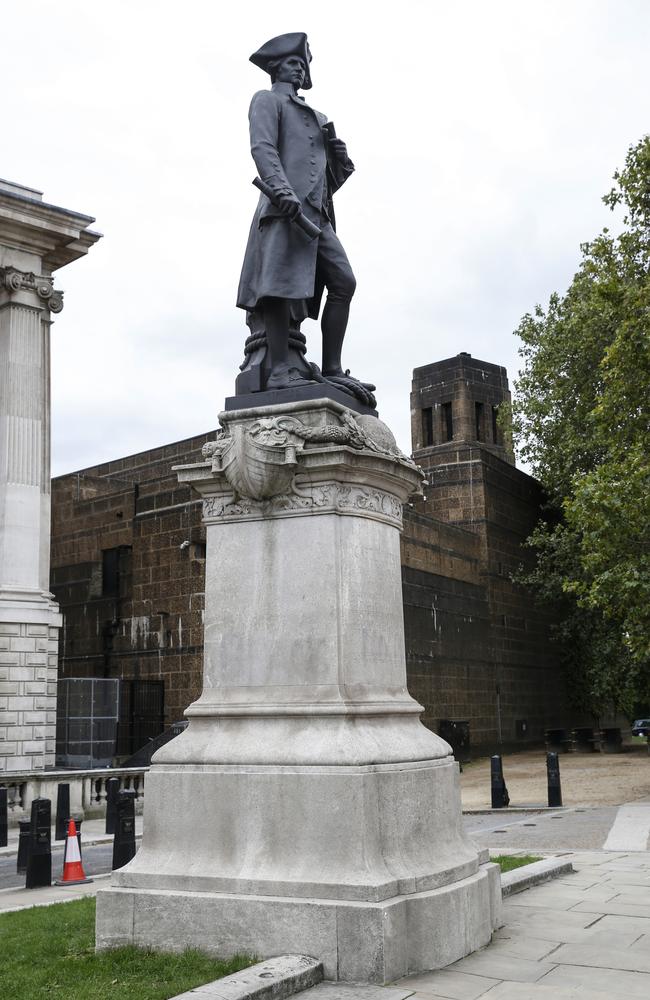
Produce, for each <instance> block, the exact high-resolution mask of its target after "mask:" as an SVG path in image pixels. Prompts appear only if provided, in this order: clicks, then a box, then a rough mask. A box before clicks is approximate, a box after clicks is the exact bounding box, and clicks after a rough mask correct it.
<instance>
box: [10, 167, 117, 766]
mask: <svg viewBox="0 0 650 1000" xmlns="http://www.w3.org/2000/svg"><path fill="white" fill-rule="evenodd" d="M93 221H94V220H93V219H91V218H89V217H88V216H86V215H79V214H78V213H77V212H69V211H67V210H66V209H62V208H57V207H55V206H53V205H48V204H46V203H45V202H43V200H42V196H41V193H40V192H39V191H34V190H33V189H31V188H25V187H23V186H22V185H19V184H11V183H9V182H7V181H2V180H0V733H1V734H2V735H3V736H4V740H0V773H2V772H6V771H11V772H14V771H24V770H38V769H42V768H45V767H49V766H53V765H54V750H55V747H54V741H55V729H56V670H57V644H58V630H59V627H60V625H61V615H60V614H59V609H58V606H57V604H55V602H54V600H53V598H52V595H51V594H50V592H49V567H50V327H51V325H52V316H53V315H54V314H56V313H59V312H61V310H62V308H63V295H62V293H61V292H59V291H57V290H56V289H55V288H54V286H53V280H52V271H54V270H56V269H57V268H59V267H63V265H64V264H68V263H70V261H73V260H77V258H79V257H82V256H83V255H84V254H85V253H87V251H88V249H89V247H91V246H92V244H93V243H95V242H96V240H98V239H99V234H98V233H93V232H91V231H89V230H88V229H87V226H88V223H90V222H93Z"/></svg>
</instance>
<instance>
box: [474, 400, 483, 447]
mask: <svg viewBox="0 0 650 1000" xmlns="http://www.w3.org/2000/svg"><path fill="white" fill-rule="evenodd" d="M474 417H475V421H476V440H477V441H482V440H483V403H474Z"/></svg>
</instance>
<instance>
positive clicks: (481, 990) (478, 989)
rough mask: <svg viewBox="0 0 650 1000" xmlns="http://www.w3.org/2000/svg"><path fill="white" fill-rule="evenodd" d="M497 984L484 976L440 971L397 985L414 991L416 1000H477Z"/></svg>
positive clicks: (408, 978) (410, 978) (424, 974)
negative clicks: (442, 998) (431, 998)
mask: <svg viewBox="0 0 650 1000" xmlns="http://www.w3.org/2000/svg"><path fill="white" fill-rule="evenodd" d="M497 983H498V980H497V979H490V978H488V977H486V976H470V975H468V974H467V973H465V972H453V971H450V970H448V969H441V970H440V971H438V972H423V973H419V974H417V975H415V976H407V977H406V978H404V979H400V980H399V983H398V985H402V986H404V987H408V986H410V987H411V988H412V989H413V990H416V991H417V992H416V997H417V1000H428V998H430V997H445V1000H478V998H479V997H482V996H483V995H484V994H485V993H487V991H488V990H490V989H492V987H493V986H496V985H497Z"/></svg>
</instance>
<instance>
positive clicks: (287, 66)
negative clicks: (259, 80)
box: [275, 56, 307, 90]
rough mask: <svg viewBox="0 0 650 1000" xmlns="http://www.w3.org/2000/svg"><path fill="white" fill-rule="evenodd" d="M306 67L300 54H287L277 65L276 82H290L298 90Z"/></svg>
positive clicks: (303, 78)
mask: <svg viewBox="0 0 650 1000" xmlns="http://www.w3.org/2000/svg"><path fill="white" fill-rule="evenodd" d="M306 70H307V67H306V66H305V64H304V62H303V60H302V59H301V58H300V56H287V58H286V59H283V60H282V62H281V63H280V65H279V66H278V68H277V70H276V73H275V79H276V81H277V82H278V83H292V84H293V85H294V87H295V88H296V90H299V89H300V87H302V85H303V83H304V82H305V73H306Z"/></svg>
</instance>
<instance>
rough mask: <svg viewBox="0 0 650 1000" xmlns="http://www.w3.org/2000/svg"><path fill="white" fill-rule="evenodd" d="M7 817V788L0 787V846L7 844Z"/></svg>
mask: <svg viewBox="0 0 650 1000" xmlns="http://www.w3.org/2000/svg"><path fill="white" fill-rule="evenodd" d="M8 832H9V819H8V815H7V789H6V788H0V847H6V846H7V834H8Z"/></svg>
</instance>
